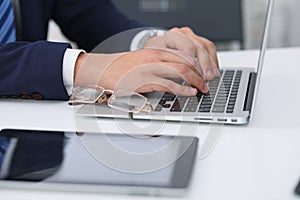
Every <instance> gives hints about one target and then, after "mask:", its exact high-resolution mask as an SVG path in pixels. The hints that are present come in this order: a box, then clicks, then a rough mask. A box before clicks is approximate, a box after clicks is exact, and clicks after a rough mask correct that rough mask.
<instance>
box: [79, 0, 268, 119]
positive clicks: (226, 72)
mask: <svg viewBox="0 0 300 200" xmlns="http://www.w3.org/2000/svg"><path fill="white" fill-rule="evenodd" d="M273 4H274V0H269V1H268V8H267V13H266V18H265V24H264V30H263V37H262V41H261V48H260V54H259V59H258V66H257V70H255V69H254V68H244V67H240V68H239V67H235V68H226V69H221V76H220V78H216V79H214V80H212V81H210V82H209V83H208V84H209V88H210V91H209V93H208V94H202V93H198V94H197V96H193V97H183V96H176V95H174V94H169V93H161V92H153V93H149V94H147V95H146V97H147V98H148V101H149V102H150V103H151V105H152V106H153V109H154V111H153V112H151V113H143V112H140V113H138V114H134V115H132V116H129V115H128V114H127V113H125V112H117V111H113V109H111V108H108V107H107V106H106V105H83V106H82V107H81V108H80V109H79V110H78V112H77V113H78V114H79V115H84V116H96V117H110V118H129V117H131V118H133V119H149V120H164V121H187V122H209V123H224V124H246V123H248V122H249V121H250V119H251V114H252V113H253V109H254V103H255V99H256V96H257V93H258V88H259V82H260V79H261V73H262V67H263V62H264V56H265V51H266V48H267V43H268V36H269V30H270V23H271V15H272V11H273ZM183 84H185V83H183Z"/></svg>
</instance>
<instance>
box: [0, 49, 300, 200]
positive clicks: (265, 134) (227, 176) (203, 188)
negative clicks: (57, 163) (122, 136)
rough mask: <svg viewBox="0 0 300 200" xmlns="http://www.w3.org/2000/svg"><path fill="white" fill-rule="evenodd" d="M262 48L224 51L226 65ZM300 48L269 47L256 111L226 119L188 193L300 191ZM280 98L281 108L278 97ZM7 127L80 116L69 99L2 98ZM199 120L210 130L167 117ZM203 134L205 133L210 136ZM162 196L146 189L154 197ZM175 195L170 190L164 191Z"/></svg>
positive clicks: (108, 127)
mask: <svg viewBox="0 0 300 200" xmlns="http://www.w3.org/2000/svg"><path fill="white" fill-rule="evenodd" d="M256 55H257V52H255V51H250V52H227V53H220V55H219V59H220V63H221V65H222V66H231V65H234V66H236V65H238V64H241V65H245V66H249V65H252V66H253V65H255V62H253V61H255V59H253V58H254V57H255V56H256ZM299 55H300V48H289V49H274V50H269V51H268V53H267V56H266V60H265V66H264V70H263V78H262V81H261V86H260V91H259V96H258V99H257V104H256V106H257V107H256V109H255V113H254V118H253V120H252V121H251V122H250V124H248V125H246V126H225V127H223V129H222V132H221V133H222V137H221V138H220V140H219V142H218V143H217V145H216V147H215V148H214V149H213V151H212V153H211V154H209V155H208V156H207V157H206V158H205V159H202V160H200V159H198V161H197V162H196V166H195V173H194V176H193V179H192V182H191V191H190V193H189V194H188V195H187V196H186V197H185V198H184V199H195V200H196V199H203V200H219V199H223V200H226V199H228V200H235V199H236V200H240V199H249V200H253V199H255V200H258V199H262V200H266V199H272V200H276V199H278V200H282V199H300V197H296V196H295V195H294V194H293V190H294V188H295V185H296V183H297V181H298V180H299V178H300V159H299V158H300V119H299V114H298V113H300V93H299V90H300V80H299V77H300V59H299ZM277 104H278V105H279V107H278V108H276V109H275V105H277ZM0 109H1V114H0V121H1V125H0V128H34V129H39V128H43V129H53V128H56V129H59V130H74V129H76V127H77V125H76V123H77V124H78V121H77V120H74V117H73V111H72V109H71V108H70V107H69V106H68V105H67V103H66V102H58V101H57V102H56V101H52V102H49V101H42V102H38V101H34V102H30V101H26V102H23V101H22V102H20V101H4V100H1V101H0ZM84 122H85V123H87V124H90V126H88V127H89V128H88V129H91V130H97V129H99V127H101V130H102V131H106V132H120V131H121V130H120V129H119V128H118V127H117V126H116V123H115V122H114V121H111V120H105V119H101V120H98V121H97V122H95V119H93V118H86V119H85V120H84ZM179 126H181V127H182V126H183V127H185V130H187V133H188V130H193V129H194V128H198V132H197V135H198V136H199V137H200V138H205V136H204V135H205V132H206V131H207V130H208V128H209V126H208V125H203V124H191V123H181V124H178V123H167V124H166V125H165V126H164V127H163V129H162V131H163V132H164V133H166V134H169V133H170V134H172V133H175V132H176V130H177V129H178V127H179ZM202 142H203V140H202ZM0 196H1V199H23V200H25V199H30V200H33V199H42V198H43V199H51V200H52V199H65V200H67V199H72V200H76V199H102V200H103V199H142V197H132V196H120V195H103V194H87V193H83V194H82V193H59V192H50V193H49V192H35V191H13V190H1V189H0ZM152 198H154V197H145V198H144V199H152ZM160 199H167V198H160Z"/></svg>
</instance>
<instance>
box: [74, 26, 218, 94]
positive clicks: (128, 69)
mask: <svg viewBox="0 0 300 200" xmlns="http://www.w3.org/2000/svg"><path fill="white" fill-rule="evenodd" d="M217 76H220V73H219V69H218V59H217V55H216V49H215V46H214V44H213V43H212V42H210V41H209V40H207V39H205V38H203V37H199V36H197V35H195V34H194V32H193V31H192V30H191V29H189V28H180V29H178V28H174V29H172V30H170V31H168V32H166V33H165V34H164V35H163V36H157V37H152V38H149V39H148V41H147V42H146V44H145V48H144V49H141V50H138V51H133V52H126V53H118V54H81V55H80V56H79V58H78V60H77V63H76V66H75V85H88V84H90V85H99V86H101V87H104V88H105V89H110V90H116V89H126V90H131V91H136V92H140V93H145V92H152V91H162V92H169V93H175V94H178V95H184V96H194V95H196V93H197V90H200V91H201V92H203V93H207V92H208V90H209V88H208V85H207V84H206V83H205V81H206V80H212V79H213V78H214V77H217ZM176 79H177V80H178V79H182V80H184V81H186V82H187V83H189V84H190V86H187V85H185V86H183V85H181V84H178V83H176V82H175V81H174V80H176Z"/></svg>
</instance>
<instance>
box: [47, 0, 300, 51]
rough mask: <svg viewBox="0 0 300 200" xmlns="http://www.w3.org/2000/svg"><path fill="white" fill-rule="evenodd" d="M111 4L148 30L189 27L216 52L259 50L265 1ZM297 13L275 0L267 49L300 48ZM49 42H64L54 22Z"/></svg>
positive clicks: (286, 1) (294, 3)
mask: <svg viewBox="0 0 300 200" xmlns="http://www.w3.org/2000/svg"><path fill="white" fill-rule="evenodd" d="M111 1H112V2H113V3H114V4H115V5H116V6H117V7H118V8H119V9H120V10H121V11H122V12H123V13H124V14H126V15H127V16H129V17H130V18H133V19H138V21H140V22H142V23H145V24H149V25H151V26H159V27H165V28H169V27H174V26H178V27H181V26H190V27H192V28H193V30H194V31H195V32H196V33H197V34H199V35H202V36H205V37H208V38H209V39H211V40H213V41H214V42H215V43H216V45H217V49H218V50H238V49H255V48H259V44H260V41H261V33H262V27H263V23H264V21H263V20H264V15H265V11H266V5H267V0H126V1H124V0H111ZM299 11H300V1H299V0H275V7H274V12H273V18H272V26H271V34H270V42H269V46H270V47H272V48H278V47H290V46H300V37H299V35H300V26H299V24H298V19H300V12H299ZM48 39H49V40H51V41H67V39H66V38H65V37H64V36H63V35H62V34H61V32H60V30H59V28H58V27H57V25H56V24H55V22H53V21H51V22H50V24H49V34H48ZM73 46H74V47H76V44H74V43H73Z"/></svg>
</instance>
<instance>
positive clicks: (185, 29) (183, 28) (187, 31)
mask: <svg viewBox="0 0 300 200" xmlns="http://www.w3.org/2000/svg"><path fill="white" fill-rule="evenodd" d="M181 30H182V31H183V32H186V33H192V32H193V31H192V29H191V28H190V27H187V26H185V27H182V28H181Z"/></svg>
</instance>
